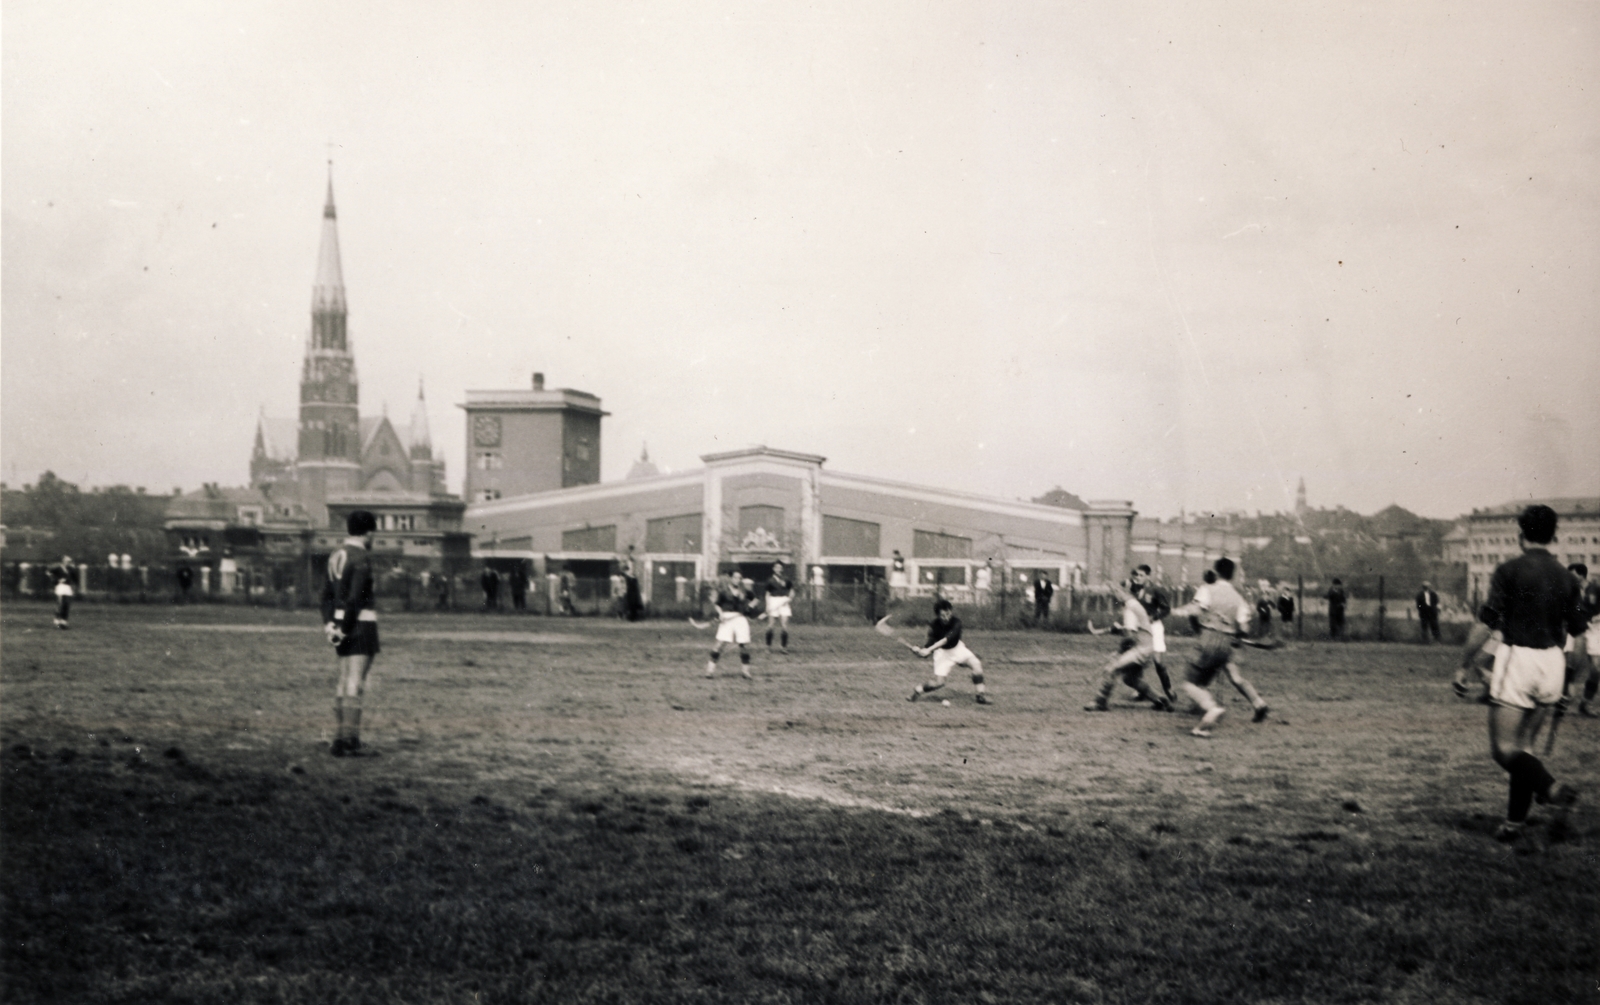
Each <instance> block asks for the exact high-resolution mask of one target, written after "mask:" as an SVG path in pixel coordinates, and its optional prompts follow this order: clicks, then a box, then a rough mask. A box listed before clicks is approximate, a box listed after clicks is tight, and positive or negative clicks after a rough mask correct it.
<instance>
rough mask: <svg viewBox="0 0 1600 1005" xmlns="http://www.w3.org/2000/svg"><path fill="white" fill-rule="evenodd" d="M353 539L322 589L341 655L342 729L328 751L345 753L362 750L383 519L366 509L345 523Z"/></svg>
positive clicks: (330, 632) (337, 705)
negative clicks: (377, 537) (376, 552)
mask: <svg viewBox="0 0 1600 1005" xmlns="http://www.w3.org/2000/svg"><path fill="white" fill-rule="evenodd" d="M345 528H346V529H347V530H348V532H349V535H350V536H349V537H347V538H345V539H344V544H342V545H340V546H339V548H338V549H337V550H335V551H334V553H333V554H331V555H329V556H328V578H327V582H326V583H325V585H324V586H323V588H322V627H323V631H324V632H325V633H326V634H327V636H328V641H329V642H331V643H333V645H334V647H335V648H334V652H336V653H337V654H338V655H339V681H338V684H337V685H335V687H334V699H333V715H334V720H335V722H336V723H337V733H336V735H335V736H334V740H333V746H332V747H330V748H329V750H328V752H329V753H330V754H332V755H333V756H334V757H346V756H348V755H351V754H356V753H358V752H359V751H360V750H361V695H362V692H363V691H365V690H366V687H367V674H368V673H369V672H370V671H371V670H372V658H373V657H374V656H376V655H378V608H377V598H376V597H375V596H374V594H373V579H372V534H373V531H375V530H377V529H378V520H377V518H376V517H374V516H373V515H372V514H371V513H369V512H367V511H366V510H364V509H358V510H356V511H355V512H354V513H351V514H350V516H349V518H348V519H347V520H346V521H345Z"/></svg>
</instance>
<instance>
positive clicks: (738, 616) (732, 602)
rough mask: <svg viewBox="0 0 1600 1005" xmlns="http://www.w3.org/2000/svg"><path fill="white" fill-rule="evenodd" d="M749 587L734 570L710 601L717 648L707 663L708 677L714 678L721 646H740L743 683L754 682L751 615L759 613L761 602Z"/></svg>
mask: <svg viewBox="0 0 1600 1005" xmlns="http://www.w3.org/2000/svg"><path fill="white" fill-rule="evenodd" d="M748 587H749V583H748V581H747V580H746V579H745V578H744V576H742V575H741V574H740V573H739V572H738V571H737V570H735V571H734V572H730V573H729V574H728V579H727V581H726V582H724V583H723V584H722V585H721V586H719V587H718V588H717V595H716V597H715V598H714V599H713V600H712V603H713V604H715V605H716V608H717V647H716V648H715V649H713V650H711V659H710V660H709V661H708V662H707V663H706V676H707V677H715V676H716V673H717V661H718V660H720V659H722V647H723V646H725V645H727V644H728V643H729V642H732V643H735V644H736V645H738V647H739V671H740V672H741V673H742V674H744V677H745V679H746V680H753V679H754V678H752V677H751V676H750V615H752V614H754V613H756V611H757V610H759V605H760V601H759V600H757V599H756V597H755V595H754V594H753V593H752V592H750V590H749V588H748Z"/></svg>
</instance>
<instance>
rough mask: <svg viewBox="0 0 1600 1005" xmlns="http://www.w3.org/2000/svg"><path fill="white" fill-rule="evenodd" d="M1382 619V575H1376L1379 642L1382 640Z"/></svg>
mask: <svg viewBox="0 0 1600 1005" xmlns="http://www.w3.org/2000/svg"><path fill="white" fill-rule="evenodd" d="M1383 620H1384V609H1383V577H1382V576H1379V577H1378V641H1379V642H1382V641H1383Z"/></svg>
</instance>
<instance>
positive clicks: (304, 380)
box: [296, 165, 361, 525]
mask: <svg viewBox="0 0 1600 1005" xmlns="http://www.w3.org/2000/svg"><path fill="white" fill-rule="evenodd" d="M348 315H349V310H348V308H347V306H346V304H345V298H344V269H343V267H342V266H341V265H340V262H339V225H338V215H337V213H336V212H335V211H334V207H333V173H332V170H331V165H330V170H329V174H328V198H327V202H326V203H325V204H324V206H323V207H322V245H321V248H320V249H319V250H318V252H317V277H316V281H315V283H314V284H313V286H312V291H311V336H310V338H309V339H307V341H306V356H305V363H304V365H303V367H302V368H301V373H300V442H299V451H298V456H297V461H296V467H297V469H298V470H297V480H298V481H299V482H300V485H301V501H302V502H303V503H304V504H305V506H306V509H307V510H309V511H310V513H311V516H312V519H313V520H314V521H315V522H316V523H317V524H318V525H326V523H327V506H326V501H327V498H328V496H330V495H337V494H340V493H345V492H353V491H356V490H357V489H359V488H360V487H361V485H360V482H361V417H360V412H359V407H358V405H359V401H358V399H359V385H358V383H357V380H356V361H355V356H354V355H353V354H352V353H351V352H350V340H349V336H348V335H347V333H346V328H345V324H346V320H347V318H348Z"/></svg>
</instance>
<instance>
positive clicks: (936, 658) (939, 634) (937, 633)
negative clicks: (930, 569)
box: [908, 597, 989, 705]
mask: <svg viewBox="0 0 1600 1005" xmlns="http://www.w3.org/2000/svg"><path fill="white" fill-rule="evenodd" d="M916 654H917V655H918V656H921V657H922V658H923V659H927V658H928V657H929V656H932V657H933V679H932V680H930V681H928V682H926V683H924V684H918V685H917V689H916V690H915V691H912V692H911V696H910V698H909V699H908V700H910V701H916V700H918V699H919V698H921V697H922V696H923V695H925V694H928V693H930V692H933V691H937V690H939V689H940V688H942V687H944V682H945V678H946V677H949V676H950V671H951V670H953V669H955V668H956V667H958V666H964V667H966V668H967V669H968V670H970V671H972V684H973V688H974V689H975V690H976V691H977V692H978V693H977V696H976V697H975V699H974V700H975V701H977V703H978V704H980V705H987V704H989V695H988V694H987V693H986V692H985V691H984V687H983V663H982V662H980V661H979V659H978V657H977V655H976V654H975V653H973V651H972V650H971V649H968V648H967V644H966V643H965V642H963V641H961V619H960V618H958V617H956V616H955V613H954V611H953V609H952V608H951V606H950V601H948V600H946V599H945V598H943V597H940V598H939V599H938V600H936V601H934V602H933V620H932V621H930V622H928V644H927V645H925V646H922V647H920V648H918V649H917V650H916Z"/></svg>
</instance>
